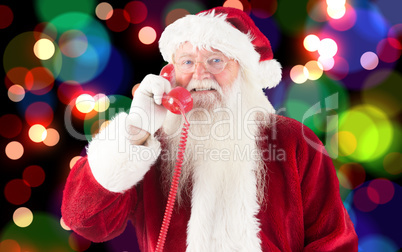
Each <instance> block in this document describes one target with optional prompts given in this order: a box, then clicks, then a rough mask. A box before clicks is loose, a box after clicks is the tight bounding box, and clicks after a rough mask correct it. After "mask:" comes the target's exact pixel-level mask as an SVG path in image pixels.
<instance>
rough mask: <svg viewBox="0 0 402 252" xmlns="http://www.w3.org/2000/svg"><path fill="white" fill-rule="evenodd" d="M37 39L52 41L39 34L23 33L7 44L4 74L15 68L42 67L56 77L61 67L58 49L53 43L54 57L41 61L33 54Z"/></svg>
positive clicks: (4, 56) (4, 57)
mask: <svg viewBox="0 0 402 252" xmlns="http://www.w3.org/2000/svg"><path fill="white" fill-rule="evenodd" d="M38 38H47V39H49V40H52V39H51V38H50V37H49V36H47V35H44V34H41V33H39V32H24V33H21V34H19V35H17V36H16V37H14V38H13V39H12V40H11V41H10V42H9V43H8V45H7V47H6V49H5V51H4V54H3V67H4V70H5V72H6V73H7V72H8V71H9V70H11V69H12V68H15V67H25V68H27V69H28V70H30V69H32V68H35V67H40V66H42V65H43V66H44V67H46V68H48V69H49V70H50V71H51V72H52V74H53V76H55V77H56V76H58V74H59V73H60V70H61V65H62V62H61V58H60V49H59V47H58V46H57V44H56V43H53V44H54V46H55V53H54V55H53V56H52V57H51V58H50V59H48V60H43V61H42V60H40V59H38V58H37V57H36V56H35V54H34V45H35V43H36V42H37V40H38ZM20 84H23V83H20Z"/></svg>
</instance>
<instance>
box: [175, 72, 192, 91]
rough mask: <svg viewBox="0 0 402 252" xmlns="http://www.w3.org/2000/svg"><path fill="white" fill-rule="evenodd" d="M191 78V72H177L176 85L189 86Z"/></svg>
mask: <svg viewBox="0 0 402 252" xmlns="http://www.w3.org/2000/svg"><path fill="white" fill-rule="evenodd" d="M190 80H191V74H176V85H177V86H181V87H184V88H185V87H187V85H188V83H189V82H190Z"/></svg>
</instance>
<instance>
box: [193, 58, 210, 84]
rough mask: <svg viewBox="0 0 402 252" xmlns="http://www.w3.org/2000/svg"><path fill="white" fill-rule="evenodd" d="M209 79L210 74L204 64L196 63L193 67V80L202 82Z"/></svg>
mask: <svg viewBox="0 0 402 252" xmlns="http://www.w3.org/2000/svg"><path fill="white" fill-rule="evenodd" d="M209 78H211V73H210V72H208V71H207V69H206V68H205V65H204V63H202V62H197V63H196V65H195V69H194V73H193V79H195V80H204V79H209Z"/></svg>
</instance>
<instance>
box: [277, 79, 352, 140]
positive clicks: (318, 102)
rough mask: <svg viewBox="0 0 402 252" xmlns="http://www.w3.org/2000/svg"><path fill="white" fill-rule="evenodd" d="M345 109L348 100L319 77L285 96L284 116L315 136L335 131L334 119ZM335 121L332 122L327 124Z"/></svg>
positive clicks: (334, 84)
mask: <svg viewBox="0 0 402 252" xmlns="http://www.w3.org/2000/svg"><path fill="white" fill-rule="evenodd" d="M348 107H349V96H348V94H347V92H346V90H345V88H343V87H342V86H341V85H340V84H339V83H338V82H336V81H334V80H331V79H329V78H328V77H326V76H325V75H323V76H322V77H321V78H320V79H318V80H315V81H306V82H305V83H303V84H294V85H293V86H291V87H290V88H289V90H288V93H287V99H286V101H285V108H286V111H285V112H286V115H287V116H289V117H291V118H293V119H296V120H298V121H299V122H301V123H303V124H304V125H306V126H307V127H309V128H310V129H311V130H313V131H314V133H315V134H316V135H317V136H319V137H320V136H323V135H324V134H328V133H330V132H334V131H337V127H338V122H337V117H338V116H337V115H338V114H340V113H341V112H343V111H345V110H346V109H347V108H348ZM332 118H335V119H336V120H330V119H332Z"/></svg>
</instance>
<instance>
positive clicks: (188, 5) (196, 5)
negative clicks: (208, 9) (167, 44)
mask: <svg viewBox="0 0 402 252" xmlns="http://www.w3.org/2000/svg"><path fill="white" fill-rule="evenodd" d="M175 9H184V10H187V11H188V12H189V13H190V14H197V13H198V12H200V11H203V10H205V6H204V5H203V4H202V3H200V2H198V1H174V2H171V3H169V4H168V5H167V6H166V8H165V9H164V11H163V18H162V19H161V21H162V27H165V26H166V24H165V19H166V16H167V15H168V13H169V12H170V11H172V10H175Z"/></svg>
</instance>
